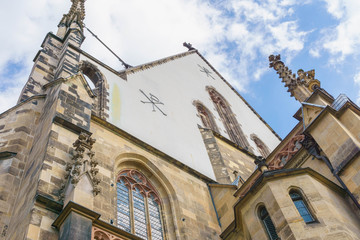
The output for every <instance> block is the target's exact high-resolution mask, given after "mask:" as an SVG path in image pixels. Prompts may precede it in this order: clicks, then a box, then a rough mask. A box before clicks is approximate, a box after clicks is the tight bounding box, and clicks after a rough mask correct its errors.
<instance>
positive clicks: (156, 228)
mask: <svg viewBox="0 0 360 240" xmlns="http://www.w3.org/2000/svg"><path fill="white" fill-rule="evenodd" d="M117 226H118V227H119V228H120V229H122V230H125V231H127V232H130V233H133V234H135V235H136V236H139V237H141V238H143V239H152V240H162V239H164V233H163V224H162V219H161V201H160V198H159V195H158V194H157V192H156V190H155V189H154V187H153V186H152V185H151V183H150V182H149V181H148V180H147V179H146V177H145V176H144V175H143V174H142V173H140V172H139V171H137V170H134V169H130V170H123V171H121V172H120V173H119V175H118V179H117Z"/></svg>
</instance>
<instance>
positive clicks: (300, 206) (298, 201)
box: [290, 192, 315, 223]
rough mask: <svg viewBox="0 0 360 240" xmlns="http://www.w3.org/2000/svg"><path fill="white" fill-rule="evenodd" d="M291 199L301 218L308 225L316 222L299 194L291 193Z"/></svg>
mask: <svg viewBox="0 0 360 240" xmlns="http://www.w3.org/2000/svg"><path fill="white" fill-rule="evenodd" d="M290 197H291V199H292V200H293V202H294V204H295V207H296V208H297V210H298V211H299V213H300V215H301V217H302V218H303V219H304V222H306V223H311V222H314V221H315V219H314V217H313V216H312V215H311V213H310V211H309V209H308V208H307V206H306V204H305V202H304V200H303V198H302V196H301V195H300V194H299V193H297V192H290Z"/></svg>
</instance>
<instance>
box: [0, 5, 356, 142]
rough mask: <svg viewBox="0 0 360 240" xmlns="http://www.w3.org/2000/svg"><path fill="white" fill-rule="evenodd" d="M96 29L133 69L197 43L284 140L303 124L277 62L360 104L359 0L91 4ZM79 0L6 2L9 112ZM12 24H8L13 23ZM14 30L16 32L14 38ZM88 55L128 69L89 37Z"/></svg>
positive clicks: (1, 89)
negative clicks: (275, 58)
mask: <svg viewBox="0 0 360 240" xmlns="http://www.w3.org/2000/svg"><path fill="white" fill-rule="evenodd" d="M85 6H86V19H85V23H86V24H87V26H88V27H89V28H90V29H91V30H92V31H94V32H95V33H96V34H97V35H98V36H99V37H101V38H102V40H103V41H105V42H106V43H107V44H108V45H109V46H110V47H111V48H112V49H113V50H114V51H115V52H116V53H117V54H118V55H119V56H121V57H122V58H123V59H125V60H126V61H127V62H128V63H129V64H131V65H139V64H142V63H145V62H149V61H153V60H156V59H159V58H163V57H166V56H169V55H173V54H177V53H180V52H183V51H186V49H185V48H183V47H182V43H183V42H184V41H187V42H191V43H192V44H193V45H194V47H196V48H197V49H198V50H199V51H200V53H202V54H203V55H204V56H205V57H206V58H207V59H208V60H209V61H210V63H211V64H212V65H213V66H214V67H215V68H216V69H217V70H218V71H219V72H220V73H221V74H222V75H223V76H224V77H225V78H226V79H227V80H228V81H229V82H230V83H231V84H233V85H234V86H235V88H236V89H238V91H239V92H240V93H241V95H242V96H243V97H244V98H245V99H246V100H247V101H248V102H249V103H250V104H251V105H252V106H253V107H254V108H255V110H256V111H257V112H258V113H259V114H260V115H261V116H262V117H263V118H264V119H265V120H266V121H267V122H268V123H269V125H270V126H271V127H272V128H273V129H274V130H275V131H276V132H277V133H278V134H279V135H280V136H281V137H285V136H286V135H287V133H288V132H289V131H290V130H291V129H292V128H293V127H294V126H295V124H296V123H297V122H296V120H295V119H293V118H292V116H293V114H294V113H295V112H296V111H297V110H298V108H299V107H300V104H299V103H298V102H296V101H295V99H294V98H292V97H290V94H289V93H288V92H286V88H285V87H284V86H283V83H281V80H280V79H279V78H278V76H277V75H276V73H275V71H274V70H273V69H269V68H268V56H269V55H270V54H281V56H282V60H283V61H284V62H285V64H286V65H287V66H289V68H290V69H292V70H293V72H296V71H297V70H298V69H300V68H302V69H304V70H305V71H307V70H311V69H315V72H316V78H317V79H319V80H320V81H321V86H322V87H323V88H325V90H327V91H328V92H329V93H331V94H332V95H333V96H334V97H336V96H338V95H339V94H340V93H346V94H347V95H348V96H349V97H350V98H351V99H352V100H353V101H354V102H356V103H358V104H359V103H360V65H359V55H360V51H359V50H360V28H359V27H358V26H359V23H360V15H359V14H358V12H359V10H360V1H358V0H305V1H296V0H219V1H214V0H209V1H203V0H157V1H148V0H133V1H125V0H102V1H101V3H100V1H95V0H88V1H87V2H86V5H85ZM69 7H70V0H68V1H64V0H18V1H2V2H0V21H1V22H2V34H1V36H0V43H1V44H0V52H1V54H0V83H1V85H0V101H1V102H2V104H1V105H0V112H3V111H5V110H6V109H8V108H10V107H11V106H14V105H15V104H16V101H17V97H18V95H19V93H20V91H21V89H22V87H23V85H24V83H25V82H26V80H27V77H28V75H29V73H30V71H31V67H32V59H33V57H34V56H35V55H36V53H37V51H38V50H39V49H40V44H41V42H42V40H43V38H44V37H45V34H46V33H47V32H49V31H53V32H56V30H57V29H56V26H57V24H58V22H59V20H60V19H61V16H62V14H64V13H67V11H68V9H69ZM5 23H6V24H5ZM5 33H6V34H5ZM85 35H86V36H87V39H86V40H85V43H84V44H83V49H84V50H85V51H87V52H88V53H90V54H92V55H93V56H96V57H97V58H99V59H100V60H102V61H104V62H105V63H107V64H109V65H110V66H112V67H113V68H115V69H119V70H120V69H121V68H122V67H121V65H120V63H118V62H117V60H116V59H115V58H114V57H113V56H112V55H111V54H109V53H108V52H107V51H106V50H105V49H104V48H103V47H102V46H101V45H100V44H99V43H98V42H97V41H96V40H95V39H94V38H93V37H91V36H90V34H89V33H88V32H85Z"/></svg>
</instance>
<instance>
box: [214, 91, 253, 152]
mask: <svg viewBox="0 0 360 240" xmlns="http://www.w3.org/2000/svg"><path fill="white" fill-rule="evenodd" d="M207 90H208V91H209V94H210V97H211V100H212V101H213V103H214V104H215V107H216V110H217V111H218V113H219V115H220V117H221V120H222V122H223V123H224V126H225V129H226V131H227V133H228V135H229V137H230V139H231V140H232V141H233V142H234V143H236V144H238V145H239V146H241V147H243V148H245V149H248V150H250V145H249V142H248V141H247V139H246V137H245V135H244V133H243V131H242V130H241V128H240V125H239V123H238V121H237V120H236V118H235V115H234V114H233V112H232V111H231V108H230V105H229V104H228V102H227V101H226V100H225V98H224V97H223V96H221V95H220V94H219V93H218V92H217V91H216V90H215V89H214V88H211V87H208V88H207Z"/></svg>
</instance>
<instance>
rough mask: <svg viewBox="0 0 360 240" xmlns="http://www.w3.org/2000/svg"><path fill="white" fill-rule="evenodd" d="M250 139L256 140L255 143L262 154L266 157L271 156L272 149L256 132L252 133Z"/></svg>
mask: <svg viewBox="0 0 360 240" xmlns="http://www.w3.org/2000/svg"><path fill="white" fill-rule="evenodd" d="M250 139H251V140H253V141H254V143H255V145H256V147H257V149H258V150H259V152H260V154H261V156H263V157H264V158H266V157H267V156H269V154H270V149H269V148H268V146H266V144H265V143H264V142H263V141H262V140H261V139H260V138H259V137H258V136H257V135H256V134H251V135H250Z"/></svg>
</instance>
